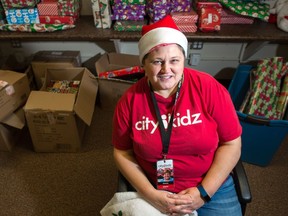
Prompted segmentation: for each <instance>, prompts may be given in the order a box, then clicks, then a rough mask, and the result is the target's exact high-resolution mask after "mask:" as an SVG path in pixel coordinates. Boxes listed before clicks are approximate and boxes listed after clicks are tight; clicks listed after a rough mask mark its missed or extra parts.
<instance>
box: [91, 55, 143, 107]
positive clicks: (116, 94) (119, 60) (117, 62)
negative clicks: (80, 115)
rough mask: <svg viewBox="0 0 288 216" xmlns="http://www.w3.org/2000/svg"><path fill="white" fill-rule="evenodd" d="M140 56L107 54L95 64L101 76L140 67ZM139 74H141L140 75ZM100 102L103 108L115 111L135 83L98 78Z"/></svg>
mask: <svg viewBox="0 0 288 216" xmlns="http://www.w3.org/2000/svg"><path fill="white" fill-rule="evenodd" d="M140 65H141V64H140V61H139V56H138V55H129V54H121V53H105V54H104V55H102V56H101V57H100V59H99V60H98V61H96V63H95V67H96V72H97V74H98V75H99V74H100V73H104V72H107V71H113V70H120V69H123V68H129V67H136V66H140ZM138 74H139V73H138ZM98 81H99V94H98V95H99V102H100V106H101V107H102V108H105V109H106V110H108V109H109V110H110V111H111V110H114V108H115V106H116V104H117V101H118V100H119V98H120V97H121V96H122V95H123V93H124V92H125V91H126V90H127V89H128V88H129V87H130V86H131V85H132V84H134V83H135V82H134V81H129V80H121V79H116V78H98Z"/></svg>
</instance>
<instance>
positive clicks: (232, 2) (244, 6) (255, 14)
mask: <svg viewBox="0 0 288 216" xmlns="http://www.w3.org/2000/svg"><path fill="white" fill-rule="evenodd" d="M219 2H220V3H221V4H222V5H223V7H225V8H227V9H229V10H230V11H233V12H234V13H236V14H238V15H241V16H246V17H252V18H257V19H260V20H262V21H266V22H267V21H268V19H269V16H270V12H269V9H270V5H269V4H267V3H265V1H247V0H219Z"/></svg>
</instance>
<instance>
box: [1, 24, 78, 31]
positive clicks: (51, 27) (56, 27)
mask: <svg viewBox="0 0 288 216" xmlns="http://www.w3.org/2000/svg"><path fill="white" fill-rule="evenodd" d="M71 28H75V25H67V24H43V23H40V24H38V23H37V24H18V25H15V24H5V25H0V30H1V31H11V32H54V31H63V30H67V29H71Z"/></svg>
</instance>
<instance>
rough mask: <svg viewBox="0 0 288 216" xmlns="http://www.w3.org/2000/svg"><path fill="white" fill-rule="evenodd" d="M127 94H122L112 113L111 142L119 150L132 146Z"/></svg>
mask: <svg viewBox="0 0 288 216" xmlns="http://www.w3.org/2000/svg"><path fill="white" fill-rule="evenodd" d="M128 101H129V99H128V96H127V94H124V95H123V96H122V97H121V98H120V100H119V101H118V103H117V105H116V108H115V111H114V115H113V122H112V123H113V126H112V144H113V145H114V147H115V148H117V149H120V150H128V149H131V148H132V145H133V142H132V139H131V138H130V134H131V125H130V124H131V123H130V115H129V113H130V111H129V109H130V107H129V102H128Z"/></svg>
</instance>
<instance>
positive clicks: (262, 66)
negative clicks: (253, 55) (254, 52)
mask: <svg viewBox="0 0 288 216" xmlns="http://www.w3.org/2000/svg"><path fill="white" fill-rule="evenodd" d="M250 80H251V82H250V83H251V84H250V88H249V91H248V92H247V94H246V96H245V99H244V101H243V103H242V105H241V107H240V109H239V111H240V112H243V113H245V114H249V115H256V116H260V117H263V118H267V119H271V120H288V110H287V106H288V62H287V61H285V59H284V58H283V57H273V58H265V59H262V60H259V61H258V63H257V66H256V67H255V68H253V70H252V71H251V78H250Z"/></svg>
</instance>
